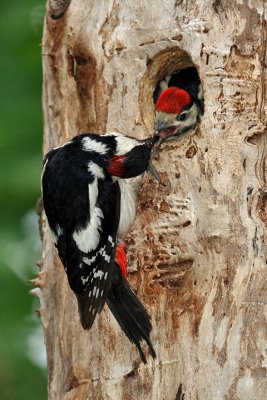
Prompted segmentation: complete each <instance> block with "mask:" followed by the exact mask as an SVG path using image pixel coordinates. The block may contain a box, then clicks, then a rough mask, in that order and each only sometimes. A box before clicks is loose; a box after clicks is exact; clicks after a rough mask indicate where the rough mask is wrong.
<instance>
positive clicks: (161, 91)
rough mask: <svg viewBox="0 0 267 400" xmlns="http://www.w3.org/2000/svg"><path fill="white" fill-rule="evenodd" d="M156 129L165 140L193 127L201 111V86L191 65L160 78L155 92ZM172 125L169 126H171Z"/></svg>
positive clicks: (202, 106) (202, 110)
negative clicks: (162, 78)
mask: <svg viewBox="0 0 267 400" xmlns="http://www.w3.org/2000/svg"><path fill="white" fill-rule="evenodd" d="M154 102H155V108H156V125H155V130H156V131H158V133H159V134H160V135H161V137H162V138H164V139H165V140H169V139H173V138H176V137H178V136H180V135H181V134H183V133H185V132H188V131H189V130H191V129H194V128H195V127H196V125H197V124H198V123H199V121H200V118H201V116H202V115H203V112H204V100H203V93H202V85H201V82H200V79H199V76H198V73H197V71H196V69H195V68H194V67H189V68H185V69H182V70H178V71H177V72H175V73H174V74H173V75H167V76H166V77H165V79H164V80H162V81H160V82H159V83H158V85H157V88H156V90H155V92H154ZM170 127H171V128H170Z"/></svg>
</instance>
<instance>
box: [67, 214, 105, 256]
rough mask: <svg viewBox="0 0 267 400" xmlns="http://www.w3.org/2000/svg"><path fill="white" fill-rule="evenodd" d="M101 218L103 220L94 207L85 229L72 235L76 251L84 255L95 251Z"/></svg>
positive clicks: (102, 216)
mask: <svg viewBox="0 0 267 400" xmlns="http://www.w3.org/2000/svg"><path fill="white" fill-rule="evenodd" d="M101 218H104V215H103V213H102V211H101V210H100V208H99V207H95V208H94V210H93V213H92V214H91V218H90V221H89V223H88V225H87V227H86V228H85V229H80V230H78V231H75V232H74V233H73V235H72V237H73V239H74V240H75V243H76V245H77V247H78V249H79V250H81V251H83V252H84V253H89V252H90V251H92V250H95V249H96V247H97V245H98V243H99V231H101Z"/></svg>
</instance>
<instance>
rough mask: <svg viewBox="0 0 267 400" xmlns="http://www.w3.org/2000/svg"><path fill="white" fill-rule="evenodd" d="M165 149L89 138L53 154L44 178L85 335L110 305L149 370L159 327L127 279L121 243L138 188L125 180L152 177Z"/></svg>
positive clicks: (48, 208) (52, 221) (107, 137)
mask: <svg viewBox="0 0 267 400" xmlns="http://www.w3.org/2000/svg"><path fill="white" fill-rule="evenodd" d="M157 141H158V138H157V137H154V138H151V139H146V140H136V139H134V138H131V137H127V136H121V135H120V134H117V133H111V134H106V135H97V134H82V135H79V136H76V137H74V138H73V139H72V140H71V141H70V142H68V143H66V144H64V145H63V146H61V147H57V148H54V149H52V150H50V151H49V152H48V153H47V155H46V156H45V158H44V163H43V171H42V194H43V204H44V210H45V213H46V216H47V220H48V223H49V226H50V229H51V232H52V239H53V241H54V244H55V246H56V248H57V250H58V254H59V257H60V259H61V261H62V264H63V266H64V269H65V271H66V273H67V277H68V281H69V285H70V287H71V289H72V290H73V291H74V293H75V295H76V297H77V301H78V309H79V314H80V320H81V324H82V326H83V328H84V329H90V328H91V326H92V324H93V322H94V320H95V317H96V314H97V313H100V312H101V310H102V308H103V306H104V304H105V303H107V305H108V307H109V308H110V310H111V312H112V313H113V315H114V317H115V318H116V320H117V321H118V323H119V325H120V327H121V328H122V330H123V331H124V333H125V334H126V336H127V337H128V338H129V340H130V341H131V342H132V343H134V344H135V345H136V347H137V349H138V350H139V353H140V356H141V359H142V361H143V362H146V357H145V354H144V352H143V350H142V348H141V341H142V340H144V341H145V342H146V343H147V345H148V348H149V352H150V354H151V355H152V357H155V351H154V349H153V346H152V343H151V340H150V332H151V329H152V326H151V322H150V317H149V315H148V313H147V311H146V309H145V308H144V306H143V305H142V304H141V302H140V301H139V300H138V298H137V297H136V295H135V294H134V292H133V291H132V290H131V288H130V286H129V284H128V282H127V280H126V278H125V266H126V256H125V251H124V245H123V244H122V243H120V242H119V239H120V238H123V236H124V235H125V234H126V233H127V232H128V231H129V229H130V227H131V225H132V224H133V221H134V219H135V213H136V209H135V207H136V188H135V187H134V186H133V185H132V184H129V183H126V182H125V180H124V179H127V178H132V177H136V176H138V175H140V174H143V173H144V172H145V171H146V170H147V168H148V167H149V165H150V157H151V150H152V149H153V146H154V144H155V143H156V142H157Z"/></svg>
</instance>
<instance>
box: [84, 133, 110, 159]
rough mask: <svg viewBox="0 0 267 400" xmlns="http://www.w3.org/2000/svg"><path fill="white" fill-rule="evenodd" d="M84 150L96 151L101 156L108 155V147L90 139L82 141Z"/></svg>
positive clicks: (86, 138) (85, 138)
mask: <svg viewBox="0 0 267 400" xmlns="http://www.w3.org/2000/svg"><path fill="white" fill-rule="evenodd" d="M82 143H83V149H84V150H85V151H95V152H97V153H100V154H103V155H104V154H107V151H108V149H107V146H106V145H105V144H104V143H101V142H97V141H96V140H93V139H91V138H89V137H84V138H83V139H82Z"/></svg>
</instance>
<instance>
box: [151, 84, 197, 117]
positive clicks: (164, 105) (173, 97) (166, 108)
mask: <svg viewBox="0 0 267 400" xmlns="http://www.w3.org/2000/svg"><path fill="white" fill-rule="evenodd" d="M191 101H192V99H191V96H190V94H189V93H188V92H187V91H186V90H183V89H179V88H178V87H169V88H168V89H165V90H163V92H162V93H161V94H160V96H159V98H158V101H157V104H156V110H157V111H159V112H164V113H167V114H180V112H181V111H182V109H183V107H184V106H186V105H187V104H190V103H191Z"/></svg>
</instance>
